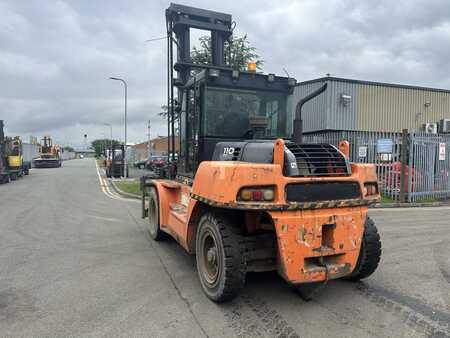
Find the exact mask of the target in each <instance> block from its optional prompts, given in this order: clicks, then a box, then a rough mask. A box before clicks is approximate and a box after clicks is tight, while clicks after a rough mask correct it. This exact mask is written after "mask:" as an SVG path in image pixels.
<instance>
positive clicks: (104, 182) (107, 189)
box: [95, 161, 140, 203]
mask: <svg viewBox="0 0 450 338" xmlns="http://www.w3.org/2000/svg"><path fill="white" fill-rule="evenodd" d="M95 167H96V169H97V176H98V181H99V183H100V188H101V189H102V191H103V193H104V194H105V195H106V196H108V197H109V198H111V199H114V200H118V201H125V202H139V203H140V201H138V200H135V199H130V198H124V197H122V196H120V195H119V194H117V193H116V192H115V191H112V190H111V187H110V185H109V182H108V181H107V180H106V179H104V178H103V177H102V175H101V174H100V168H99V166H98V164H97V161H95Z"/></svg>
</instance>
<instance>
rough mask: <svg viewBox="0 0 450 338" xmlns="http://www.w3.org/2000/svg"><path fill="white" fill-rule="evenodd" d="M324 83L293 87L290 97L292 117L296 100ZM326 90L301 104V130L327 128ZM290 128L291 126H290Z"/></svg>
mask: <svg viewBox="0 0 450 338" xmlns="http://www.w3.org/2000/svg"><path fill="white" fill-rule="evenodd" d="M323 84H324V82H315V83H307V84H304V85H299V86H297V87H295V89H294V94H293V99H292V112H293V114H292V118H294V117H295V106H296V105H297V103H298V101H300V100H301V99H302V98H304V97H305V96H307V95H308V94H310V93H312V92H313V91H314V90H316V89H318V88H319V87H321V86H322V85H323ZM328 97H329V92H328V90H327V91H326V92H325V93H323V94H322V95H320V96H319V97H317V98H315V99H313V100H312V101H309V102H308V103H306V104H305V105H304V106H303V116H302V119H303V130H304V131H305V132H309V131H315V130H323V129H327V120H328V119H327V108H328V107H329V102H328V100H329V99H328ZM291 129H292V128H291Z"/></svg>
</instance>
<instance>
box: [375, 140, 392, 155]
mask: <svg viewBox="0 0 450 338" xmlns="http://www.w3.org/2000/svg"><path fill="white" fill-rule="evenodd" d="M392 146H393V141H392V140H391V139H390V138H380V139H378V140H377V153H379V154H392Z"/></svg>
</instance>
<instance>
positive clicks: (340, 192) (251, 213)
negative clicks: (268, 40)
mask: <svg viewBox="0 0 450 338" xmlns="http://www.w3.org/2000/svg"><path fill="white" fill-rule="evenodd" d="M166 21H167V36H168V38H167V39H168V40H167V43H168V50H169V53H168V65H169V67H168V80H169V87H168V102H167V103H168V107H169V110H168V111H169V119H168V134H169V139H170V142H169V144H168V153H169V156H170V160H169V161H168V163H169V166H170V168H169V170H167V177H165V178H161V179H152V178H151V177H146V176H144V177H142V178H141V188H142V217H143V218H146V217H148V221H147V226H148V232H149V234H150V236H151V237H152V238H153V239H154V240H156V241H160V240H163V239H164V238H166V237H167V236H171V237H173V238H174V239H175V240H176V241H178V242H179V244H180V245H181V246H182V247H183V248H184V249H185V250H186V251H187V252H189V253H191V254H195V255H196V262H197V271H198V276H199V280H200V284H201V286H202V288H203V290H204V292H205V294H206V295H207V296H208V297H209V298H210V299H212V300H213V301H216V302H222V301H227V300H230V299H233V298H234V297H236V296H237V295H238V294H239V291H240V290H241V289H242V288H243V286H244V284H245V278H246V274H247V273H248V272H251V271H256V272H260V271H269V270H276V271H278V273H279V275H280V276H281V277H282V278H284V279H285V280H286V281H287V282H288V283H290V284H292V285H294V286H295V287H297V288H298V289H299V290H300V292H301V295H303V297H305V298H308V297H309V296H310V295H311V292H313V290H317V289H318V286H322V285H324V284H326V283H327V281H329V280H332V279H337V278H347V279H352V280H359V279H361V278H365V277H368V276H369V275H371V274H372V273H373V272H374V271H375V269H376V268H377V266H378V262H379V260H380V255H381V243H380V237H379V235H378V232H377V229H376V227H375V224H374V222H373V221H372V220H371V219H370V218H369V217H368V215H367V211H368V206H369V205H370V204H372V203H375V202H377V201H378V200H379V198H380V195H379V191H378V184H377V176H376V173H375V168H374V166H373V165H371V164H359V163H349V160H348V153H349V145H348V142H346V141H343V142H341V144H340V147H339V148H336V147H335V146H333V145H329V144H304V143H302V128H303V126H302V121H301V112H302V106H303V104H305V103H306V102H307V101H309V100H311V99H313V98H314V97H316V96H317V95H320V93H322V92H323V91H324V90H326V85H325V86H323V87H321V88H319V89H318V90H316V91H315V92H314V93H312V94H311V95H308V96H307V97H305V98H303V99H302V100H300V102H298V103H297V102H291V101H292V97H293V96H292V93H293V89H294V86H295V84H296V81H295V80H294V79H293V78H290V77H280V76H275V75H274V74H261V73H257V72H256V71H255V69H254V68H255V67H254V65H252V67H251V69H249V70H250V71H241V70H238V69H232V68H230V67H228V66H227V65H226V64H225V59H224V58H225V52H224V46H225V42H226V41H227V39H228V38H229V37H230V35H231V34H232V28H233V21H232V17H231V15H229V14H224V13H218V12H213V11H209V10H203V9H197V8H192V7H187V6H182V5H177V4H171V5H170V7H169V8H168V9H167V10H166ZM190 28H196V29H202V30H207V31H210V32H211V47H212V65H198V64H193V63H192V61H191V59H190ZM174 44H176V46H177V53H176V55H177V60H176V62H175V64H173V55H174V53H173V46H174ZM174 70H175V71H176V72H177V77H176V78H174V76H173V71H174ZM175 90H176V91H177V93H176V97H175ZM294 105H295V108H296V109H295V116H293V113H292V110H293V109H291V107H292V108H294ZM177 114H178V116H179V130H180V152H179V155H178V159H177V160H175V127H174V124H175V120H176V119H175V116H176V115H177ZM291 121H294V123H293V126H292V123H291Z"/></svg>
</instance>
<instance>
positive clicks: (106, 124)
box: [103, 123, 113, 151]
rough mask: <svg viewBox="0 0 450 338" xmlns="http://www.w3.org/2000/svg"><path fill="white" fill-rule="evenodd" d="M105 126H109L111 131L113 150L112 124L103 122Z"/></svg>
mask: <svg viewBox="0 0 450 338" xmlns="http://www.w3.org/2000/svg"><path fill="white" fill-rule="evenodd" d="M103 124H104V125H105V126H109V131H110V140H111V151H112V146H113V138H112V124H111V123H103Z"/></svg>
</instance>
